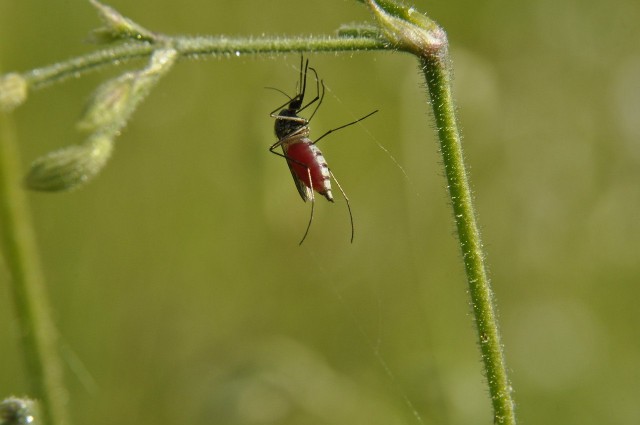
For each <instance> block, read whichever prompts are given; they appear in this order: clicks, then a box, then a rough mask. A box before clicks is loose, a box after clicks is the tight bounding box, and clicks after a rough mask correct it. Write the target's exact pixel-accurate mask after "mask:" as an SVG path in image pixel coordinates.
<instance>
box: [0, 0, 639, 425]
mask: <svg viewBox="0 0 640 425" xmlns="http://www.w3.org/2000/svg"><path fill="white" fill-rule="evenodd" d="M331 3H334V4H331V7H328V3H327V2H315V3H313V2H292V1H284V0H273V1H270V2H268V3H262V2H224V3H223V2H209V1H204V0H201V1H196V0H188V1H185V2H180V3H176V2H166V1H164V0H163V1H149V0H141V1H137V2H125V1H123V0H118V1H114V2H112V3H110V4H111V5H112V6H113V7H115V8H116V9H118V10H119V11H120V12H122V13H123V14H125V15H126V16H129V17H131V18H132V19H134V20H135V21H137V22H139V23H140V24H141V25H144V26H145V27H147V28H149V29H151V30H155V31H164V32H168V33H192V34H217V33H225V34H229V35H250V34H253V35H255V36H259V35H261V34H262V33H269V34H274V33H275V34H309V33H318V34H319V33H330V32H332V31H333V30H335V29H337V28H338V27H339V26H340V25H341V24H343V23H345V22H352V21H363V20H368V19H369V16H367V14H366V11H365V9H364V8H363V7H362V6H361V5H360V4H358V3H356V2H348V1H344V2H343V1H333V0H332V1H331ZM427 7H428V8H429V9H428V12H429V13H430V14H431V16H432V17H433V18H435V19H436V20H437V21H438V22H439V23H441V24H442V25H443V26H444V27H445V29H446V30H447V32H448V35H449V40H450V42H451V50H452V54H453V66H454V73H455V91H456V96H457V101H458V106H459V112H460V120H461V124H462V128H463V132H464V136H465V139H464V143H465V149H466V153H467V160H468V163H469V166H470V168H471V177H472V181H473V186H474V188H475V194H476V203H477V206H478V209H479V213H480V220H481V225H482V229H483V232H484V240H485V243H486V245H487V246H488V252H489V258H488V260H489V264H490V270H491V274H492V278H493V283H494V289H495V292H496V295H497V299H498V302H499V304H498V307H499V311H500V317H501V323H502V331H503V337H504V343H505V346H506V355H507V361H508V364H509V366H510V368H511V370H512V380H513V385H514V387H515V390H516V392H515V397H516V401H517V403H518V414H519V419H520V421H521V422H522V423H531V424H532V423H545V424H564V423H580V424H601V423H607V424H629V423H637V422H639V421H640V411H639V410H638V409H637V399H638V396H639V394H640V381H638V379H637V376H638V374H639V373H640V366H639V363H638V361H637V359H638V358H640V339H638V337H637V336H638V326H639V324H640V323H639V322H640V313H639V312H638V308H637V306H635V304H636V300H637V299H638V297H639V296H640V294H639V291H640V289H638V288H639V286H638V283H639V281H640V249H638V241H640V189H639V187H640V186H639V184H638V182H639V181H640V119H638V111H640V49H638V45H637V40H638V39H639V37H640V27H638V25H637V23H636V20H637V19H634V16H638V15H639V14H640V4H638V2H634V1H630V0H627V1H623V2H618V3H617V4H616V7H615V8H614V7H611V6H610V4H609V3H607V2H604V1H601V2H596V1H586V2H577V1H569V2H562V3H558V2H555V1H550V0H535V1H533V2H528V3H521V2H519V3H518V2H508V1H494V2H474V1H462V2H457V3H455V2H453V3H452V2H428V4H427V2H425V1H418V2H416V8H418V9H419V10H423V11H424V10H427ZM99 25H100V22H99V21H98V19H97V17H96V15H95V11H94V10H93V8H92V7H91V6H90V5H89V3H88V2H85V1H83V0H71V1H69V2H65V3H62V2H57V1H55V2H44V1H24V2H9V1H5V2H2V3H0V61H1V64H2V67H3V71H5V72H8V71H12V70H17V71H23V70H27V69H30V68H34V67H37V66H41V65H45V64H48V63H51V62H55V61H58V60H62V59H65V58H68V57H71V56H74V55H77V54H80V53H82V52H86V51H89V50H90V49H93V46H86V45H84V44H83V43H82V41H83V40H84V39H85V37H86V35H87V34H88V33H89V31H91V30H92V29H93V28H95V27H97V26H99ZM310 61H311V64H312V66H314V67H315V68H316V69H317V70H318V73H319V74H320V76H321V77H322V78H324V80H325V83H326V85H327V89H328V93H327V96H326V98H325V101H324V104H323V105H322V107H321V109H320V111H319V112H318V114H317V115H316V116H315V117H314V120H313V122H312V131H313V132H314V134H316V135H319V134H322V133H323V132H324V131H326V130H328V129H330V128H333V127H336V126H338V125H341V124H344V123H346V122H348V121H351V120H353V119H355V118H358V117H359V116H362V115H363V114H365V113H367V112H370V111H372V110H374V109H380V112H379V113H378V114H376V115H375V116H373V117H372V118H370V119H367V120H366V121H364V122H363V123H362V125H358V126H355V127H353V128H349V129H345V130H343V131H340V132H338V133H336V134H335V135H331V136H330V137H328V138H326V139H323V141H322V142H321V143H320V147H321V148H322V149H323V152H324V154H325V156H326V158H327V160H328V161H329V164H330V166H331V167H332V170H333V172H334V173H335V174H336V176H337V177H338V178H339V179H340V182H341V183H342V185H343V186H344V188H345V190H346V191H347V193H348V195H349V197H350V199H351V202H352V206H353V210H354V216H355V220H356V239H355V242H354V244H353V245H350V244H349V242H348V241H349V235H350V233H349V221H348V215H347V211H346V206H345V205H344V202H341V201H338V202H337V203H336V204H335V205H331V204H328V203H326V202H322V201H323V200H322V199H320V200H319V202H318V204H317V208H316V217H315V222H314V224H313V227H312V228H311V233H310V235H309V238H308V239H307V241H305V244H304V245H303V246H302V247H298V245H297V242H298V241H299V239H300V237H301V235H302V232H303V231H304V228H305V225H306V220H307V218H308V212H309V210H308V207H309V205H305V204H303V203H302V202H301V201H300V199H299V196H298V195H297V193H296V189H295V187H294V184H293V182H292V181H291V177H290V175H289V171H288V170H287V167H286V166H285V164H284V162H283V160H282V159H281V158H277V157H275V156H274V155H270V154H269V152H268V150H267V148H268V146H269V145H270V144H271V143H273V141H274V136H273V131H272V126H273V120H272V119H270V118H269V115H268V113H269V112H270V111H271V110H273V109H274V108H275V107H276V106H277V105H278V104H282V103H283V102H284V100H286V99H284V97H283V96H282V95H280V94H278V93H277V92H275V91H273V90H265V89H264V87H265V86H271V87H277V88H280V89H282V90H284V91H286V92H288V93H292V92H294V90H295V83H296V81H297V76H298V74H297V72H298V71H297V66H298V63H299V57H298V56H297V55H289V56H286V57H282V56H279V57H260V58H256V57H250V56H242V57H239V58H237V57H232V58H228V59H219V60H218V59H216V60H209V61H201V62H194V61H188V62H181V63H178V64H177V65H176V66H175V69H173V70H172V71H171V73H170V74H169V75H168V76H167V77H166V78H165V79H164V80H163V81H161V82H160V84H159V86H158V87H157V88H156V89H155V90H154V91H153V93H151V95H150V96H149V97H148V99H147V100H146V101H145V103H144V104H143V105H142V106H141V107H140V108H139V110H138V111H137V112H136V113H135V114H134V116H133V118H132V120H131V122H130V125H129V126H128V128H127V130H126V131H125V132H124V134H123V135H122V136H121V137H119V138H118V139H117V141H116V146H115V149H114V153H113V158H112V159H111V161H110V163H109V164H108V166H107V167H106V168H105V170H104V171H103V172H102V173H101V174H100V176H99V177H98V178H96V179H95V181H93V182H92V183H91V184H90V185H88V186H87V187H85V188H83V189H82V190H80V191H77V192H74V193H70V194H61V195H47V194H44V195H43V194H38V193H34V194H33V195H31V202H32V208H33V214H34V216H35V222H36V228H37V231H38V240H39V242H40V247H41V255H42V260H43V263H44V269H45V272H46V275H47V283H48V290H49V293H50V295H51V298H52V304H53V309H54V315H55V320H56V324H57V327H58V328H59V330H60V333H61V335H62V338H63V340H64V343H65V345H64V347H63V355H64V358H65V361H66V363H67V365H68V368H67V371H66V372H67V373H66V380H67V383H68V386H69V392H70V394H69V396H70V403H71V411H72V414H73V416H74V419H75V422H76V423H93V424H98V425H99V424H105V425H106V424H112V423H114V420H116V421H117V422H118V423H121V424H178V423H181V424H195V423H213V424H325V423H326V424H328V423H331V424H333V423H367V424H389V423H409V424H417V423H419V422H418V421H417V420H416V419H415V417H414V411H413V409H415V412H417V413H418V414H419V415H420V417H421V418H422V422H423V423H425V424H431V423H438V424H440V423H450V424H466V423H490V421H491V418H490V411H489V406H490V404H489V402H488V400H487V399H486V393H487V392H486V389H485V387H484V384H483V382H482V376H481V366H480V362H479V358H478V350H477V347H476V346H475V342H474V338H475V336H474V334H473V330H472V325H471V323H470V320H471V319H470V315H469V314H468V313H469V307H468V305H467V295H466V293H465V281H464V278H463V276H462V267H461V263H460V256H459V253H458V249H457V247H456V244H455V241H454V240H453V238H454V237H453V225H452V220H451V217H450V209H449V206H448V204H447V201H446V196H445V187H444V179H443V178H442V170H441V169H440V161H439V159H438V154H437V142H436V140H435V138H434V135H433V131H432V128H431V127H430V124H429V122H430V121H428V114H429V112H428V110H429V109H428V107H427V105H426V103H425V101H424V95H423V89H422V88H421V83H420V81H419V74H418V72H417V70H416V66H417V65H416V63H415V60H414V59H413V58H411V57H409V56H407V55H404V54H393V53H379V52H378V53H371V54H366V53H357V54H353V55H350V54H342V55H338V56H335V55H332V54H319V55H310ZM121 72H122V68H119V69H117V70H113V71H111V72H103V73H100V74H95V75H92V76H89V77H86V78H83V79H80V80H76V81H68V82H66V83H64V84H62V85H59V86H54V87H51V88H48V89H45V90H41V91H38V92H34V93H32V94H30V97H29V100H28V101H27V102H26V103H25V104H24V105H22V106H21V107H20V108H18V109H17V110H16V111H15V112H14V118H15V122H16V128H17V132H18V137H19V140H20V142H21V144H22V146H23V151H22V157H23V160H24V164H25V167H26V165H27V164H28V163H29V162H30V161H31V160H32V159H34V158H36V157H37V156H39V155H41V154H42V153H45V152H48V151H51V150H55V149H56V148H57V147H60V146H63V145H65V144H67V143H68V142H69V140H70V139H72V138H73V137H77V138H78V140H77V141H78V142H80V141H81V136H80V135H78V134H77V133H76V132H75V130H74V128H73V126H74V123H75V122H76V121H77V118H78V116H79V115H80V113H81V110H82V105H83V104H84V101H85V99H86V98H87V97H88V96H89V95H90V93H91V92H92V90H93V89H94V88H95V87H97V86H98V85H99V84H100V83H101V82H103V81H105V80H106V79H108V78H110V77H113V76H114V75H118V74H119V73H121ZM380 146H382V147H384V149H382V148H381V147H380ZM394 158H395V160H394ZM396 161H397V164H399V165H400V166H401V167H402V169H401V168H400V167H399V166H398V165H397V164H396ZM403 169H404V172H403ZM405 172H406V174H405ZM6 278H7V277H6V273H5V272H4V271H2V272H1V273H0V282H2V281H4V280H6ZM7 298H8V294H7V290H6V285H4V284H1V285H0V339H1V340H2V341H3V344H2V359H3V360H2V362H0V376H2V379H0V398H2V397H5V396H9V395H11V394H22V393H24V392H26V383H25V381H24V378H23V371H22V368H21V367H20V365H21V363H20V361H21V359H20V356H19V352H18V350H17V347H16V344H15V343H14V333H15V327H14V325H13V322H12V321H13V317H12V311H11V306H10V304H8V302H7ZM409 405H412V406H413V407H409Z"/></svg>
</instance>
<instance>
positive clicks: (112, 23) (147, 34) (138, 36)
mask: <svg viewBox="0 0 640 425" xmlns="http://www.w3.org/2000/svg"><path fill="white" fill-rule="evenodd" d="M91 4H92V5H93V6H94V7H95V8H96V9H98V13H99V14H100V17H101V18H102V20H103V21H104V23H105V24H106V27H104V28H99V29H97V30H95V31H93V32H92V34H91V35H92V39H93V41H96V42H103V43H104V42H112V41H117V40H122V39H134V40H138V41H149V42H153V41H155V40H156V39H157V38H158V37H157V36H156V35H155V34H154V33H153V32H151V31H149V30H148V29H146V28H144V27H142V26H140V25H138V24H136V23H135V22H133V21H132V20H131V19H129V18H125V17H124V16H122V15H121V14H120V12H118V11H117V10H115V9H114V8H112V7H109V6H107V5H106V4H102V3H100V2H99V1H97V0H91Z"/></svg>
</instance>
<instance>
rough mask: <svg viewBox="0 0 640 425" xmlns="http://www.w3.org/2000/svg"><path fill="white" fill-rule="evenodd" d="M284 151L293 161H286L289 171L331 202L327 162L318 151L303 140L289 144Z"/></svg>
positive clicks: (307, 140)
mask: <svg viewBox="0 0 640 425" xmlns="http://www.w3.org/2000/svg"><path fill="white" fill-rule="evenodd" d="M283 147H284V145H283ZM284 150H285V155H287V156H288V157H289V158H291V159H293V160H295V161H292V160H291V159H287V161H288V162H289V166H290V167H291V170H292V171H293V172H294V173H295V175H296V176H297V177H298V179H300V180H301V181H302V182H303V183H304V184H305V186H307V187H309V188H311V187H312V185H311V183H313V190H315V191H316V192H318V193H319V194H321V195H323V196H325V197H326V198H327V199H328V200H330V201H332V200H333V196H332V194H331V175H330V174H329V167H328V166H327V161H326V160H325V159H324V156H323V155H322V152H320V149H318V148H317V147H316V145H313V144H311V140H309V139H307V138H303V139H301V140H300V141H297V142H294V143H291V144H289V145H288V146H286V148H285V149H284ZM302 164H304V165H302ZM305 165H306V167H305ZM307 169H308V171H307ZM309 174H311V182H310V181H309Z"/></svg>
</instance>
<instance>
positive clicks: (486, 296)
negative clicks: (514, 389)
mask: <svg viewBox="0 0 640 425" xmlns="http://www.w3.org/2000/svg"><path fill="white" fill-rule="evenodd" d="M447 60H448V59H447V58H446V56H445V55H442V56H434V57H428V58H422V59H421V62H422V67H423V70H424V75H425V78H426V81H427V87H428V88H429V95H430V97H431V107H432V108H433V112H434V116H435V120H436V126H437V129H438V136H439V139H440V152H441V154H442V158H443V164H444V167H445V175H446V178H447V186H448V188H449V196H450V199H451V205H452V207H453V214H454V217H455V222H456V227H457V230H458V240H459V242H460V249H461V251H462V258H463V261H464V266H465V271H466V274H467V282H468V284H469V295H470V297H471V306H472V308H473V314H474V318H475V323H476V327H477V331H478V340H479V343H480V351H481V353H482V362H483V364H484V368H485V373H486V377H487V381H488V384H489V393H490V394H491V400H492V403H493V410H494V423H496V424H515V415H514V409H513V400H512V399H511V387H510V384H509V380H508V377H507V369H506V365H505V361H504V356H503V353H502V343H501V342H500V333H499V331H498V320H497V317H496V312H495V309H494V306H493V303H494V302H493V291H492V290H491V284H490V281H489V278H488V276H487V271H486V268H485V264H484V257H485V255H484V251H483V246H482V241H481V238H480V231H479V230H478V225H477V223H476V213H475V210H474V207H473V202H472V197H471V189H470V187H469V182H468V179H467V171H466V166H465V163H464V156H463V153H462V144H461V142H460V133H459V131H458V126H457V124H456V119H455V108H454V106H453V99H452V97H451V80H450V78H451V77H450V73H449V70H448V66H447Z"/></svg>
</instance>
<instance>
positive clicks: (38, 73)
mask: <svg viewBox="0 0 640 425" xmlns="http://www.w3.org/2000/svg"><path fill="white" fill-rule="evenodd" d="M385 45H386V44H385V43H384V42H383V41H382V40H380V39H378V38H369V37H339V38H332V37H322V38H320V37H319V38H308V37H307V38H303V37H293V38H227V37H169V36H163V38H162V43H161V44H154V43H140V42H130V43H126V44H122V45H120V46H117V47H112V48H107V49H103V50H100V51H97V52H93V53H90V54H87V55H84V56H80V57H77V58H73V59H70V60H68V61H64V62H59V63H56V64H53V65H50V66H46V67H43V68H37V69H34V70H31V71H28V72H26V73H24V74H22V77H23V78H24V79H25V80H26V82H27V84H28V86H29V87H30V88H32V89H38V88H42V87H45V86H47V85H49V84H52V83H56V82H60V81H62V80H65V79H67V78H70V77H79V76H81V75H83V74H86V73H88V72H90V71H95V70H98V69H101V68H104V67H107V66H113V65H114V64H121V63H126V62H129V61H132V60H135V59H141V58H146V57H148V56H151V54H152V53H153V52H154V51H155V50H157V49H159V48H161V47H163V46H165V47H171V48H173V49H175V50H176V51H177V53H178V55H179V56H181V57H204V56H217V55H227V56H231V55H235V56H240V55H243V54H249V53H251V54H258V53H262V54H264V53H287V52H306V51H314V52H338V51H355V50H382V49H384V48H385Z"/></svg>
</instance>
